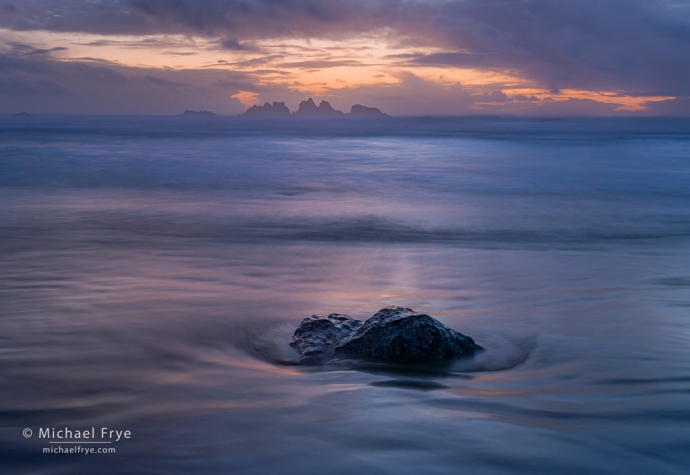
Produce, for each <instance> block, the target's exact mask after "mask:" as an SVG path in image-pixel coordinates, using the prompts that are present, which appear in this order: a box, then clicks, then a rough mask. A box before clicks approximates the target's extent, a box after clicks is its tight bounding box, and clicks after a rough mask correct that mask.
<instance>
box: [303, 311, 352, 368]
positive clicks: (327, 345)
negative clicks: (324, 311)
mask: <svg viewBox="0 0 690 475" xmlns="http://www.w3.org/2000/svg"><path fill="white" fill-rule="evenodd" d="M360 325H362V322H361V321H360V320H355V319H353V318H350V317H349V316H347V315H342V314H339V313H332V314H330V315H329V316H327V317H322V316H321V315H312V316H311V317H307V318H305V319H304V320H302V323H300V325H299V327H298V328H297V330H295V333H294V334H293V335H292V341H291V342H290V346H293V347H295V348H297V351H299V356H300V360H301V361H302V362H319V361H322V360H324V359H326V358H328V357H330V356H333V353H334V350H335V347H336V346H337V345H339V344H341V343H342V342H344V341H345V340H347V339H348V338H349V337H350V335H352V332H354V331H355V330H356V329H357V328H359V326H360Z"/></svg>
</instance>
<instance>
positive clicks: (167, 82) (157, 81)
mask: <svg viewBox="0 0 690 475" xmlns="http://www.w3.org/2000/svg"><path fill="white" fill-rule="evenodd" d="M144 79H146V80H147V81H149V82H150V83H152V84H155V85H156V86H161V87H175V88H177V87H182V88H185V87H189V86H190V84H189V83H187V82H177V81H171V80H169V79H163V78H159V77H157V76H151V75H148V74H146V75H145V76H144Z"/></svg>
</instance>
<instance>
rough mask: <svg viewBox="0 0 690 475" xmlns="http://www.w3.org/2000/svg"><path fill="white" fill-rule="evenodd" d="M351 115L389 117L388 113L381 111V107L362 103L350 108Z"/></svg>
mask: <svg viewBox="0 0 690 475" xmlns="http://www.w3.org/2000/svg"><path fill="white" fill-rule="evenodd" d="M350 115H352V116H359V117H388V114H384V113H383V112H381V109H378V108H376V107H367V106H363V105H360V104H355V105H354V106H352V108H350Z"/></svg>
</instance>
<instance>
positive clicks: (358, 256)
mask: <svg viewBox="0 0 690 475" xmlns="http://www.w3.org/2000/svg"><path fill="white" fill-rule="evenodd" d="M181 124H182V125H181ZM303 124H305V125H304V126H303V128H299V127H297V126H295V125H289V126H275V127H274V128H271V127H270V126H267V125H260V124H254V125H251V124H249V125H248V124H247V123H244V122H236V121H231V120H228V121H223V120H222V119H219V121H216V122H203V121H200V122H184V123H181V122H180V121H175V120H165V119H156V120H153V119H150V120H144V121H142V122H141V123H138V124H136V126H133V125H132V124H131V123H130V122H128V120H127V119H102V120H101V122H99V121H98V120H91V119H89V120H83V119H70V120H69V121H68V120H64V121H62V122H60V121H58V120H57V119H44V120H35V121H34V122H32V123H31V124H30V125H26V124H25V123H22V125H21V127H19V126H17V125H16V124H14V123H12V122H7V123H2V124H0V269H2V272H1V273H0V341H1V342H2V344H1V345H0V361H1V364H0V388H1V390H0V404H1V405H0V421H1V422H2V424H1V425H0V427H1V428H2V430H0V458H1V459H2V460H3V463H4V464H5V466H6V467H8V468H7V470H8V471H9V472H8V473H51V474H72V473H137V474H140V473H146V474H174V473H180V474H187V473H208V474H217V473H242V474H275V473H281V474H282V473H285V474H292V473H294V474H312V473H313V474H316V473H322V472H324V471H328V472H330V473H334V474H351V473H359V472H367V473H391V474H392V473H396V474H397V473H410V474H419V473H425V474H427V473H428V474H446V473H458V471H461V470H462V471H465V470H466V471H468V472H470V471H471V472H475V473H481V474H493V473H496V474H498V473H529V474H535V473H544V474H554V473H559V474H562V473H563V474H568V473H572V474H581V473H607V474H608V473H620V474H624V473H625V474H636V473H639V474H649V473H669V474H675V473H678V474H681V473H685V472H686V471H687V467H688V466H689V465H690V455H688V454H690V431H688V424H689V423H690V409H688V408H690V352H689V350H688V348H690V345H688V343H690V323H689V322H688V308H690V272H689V271H688V269H690V254H689V253H688V243H689V242H688V236H689V235H690V219H689V218H690V206H688V205H690V191H689V190H690V186H689V185H690V174H689V172H690V163H688V161H687V157H688V156H689V154H688V152H689V151H690V142H689V141H688V137H689V133H690V125H689V124H688V123H686V122H663V123H660V122H658V121H651V122H635V121H630V122H625V121H611V122H607V121H600V122H597V123H594V124H588V123H586V122H567V121H566V122H564V123H539V122H530V121H514V122H511V121H493V122H492V121H466V120H455V121H452V120H444V121H427V122H420V121H419V120H417V122H415V121H414V120H412V119H410V120H407V119H401V120H400V121H395V120H391V121H384V122H381V123H379V125H371V124H370V125H367V126H366V127H364V126H360V125H352V124H351V123H349V122H342V123H340V124H341V125H338V124H339V123H338V122H334V123H333V124H336V125H330V126H327V125H319V124H312V123H308V122H305V123H303ZM342 124H345V125H342ZM300 127H302V126H300ZM401 131H407V132H401ZM391 304H395V305H401V306H406V307H411V308H414V309H415V310H418V311H423V312H425V313H428V314H430V315H431V316H433V317H435V318H437V319H439V320H441V321H442V322H443V323H445V324H446V325H448V326H450V327H451V328H455V329H457V330H458V331H460V332H462V333H465V334H467V335H470V336H471V337H473V338H474V339H475V340H476V341H477V342H478V343H479V344H481V345H482V346H483V347H484V348H486V351H484V352H480V353H478V354H477V355H476V356H475V357H473V358H465V359H459V360H456V361H452V362H445V363H439V364H429V365H417V366H391V365H380V364H372V363H366V364H364V363H359V364H333V365H328V366H324V367H305V366H300V365H296V364H294V363H295V362H296V358H295V354H294V350H293V349H292V348H290V347H289V346H288V345H287V342H288V341H289V338H290V335H291V333H292V331H294V328H295V327H296V325H297V324H298V323H299V321H300V320H301V319H302V318H303V317H305V316H308V315H311V314H314V313H317V314H328V313H333V312H339V313H347V314H349V315H351V316H352V317H355V318H359V319H365V318H368V317H369V316H371V315H372V314H373V313H374V312H375V311H377V310H378V309H379V308H381V307H383V306H386V305H391ZM64 426H69V427H70V428H73V429H83V428H91V427H110V428H117V429H128V430H131V431H132V434H133V436H132V439H131V440H129V441H125V442H121V443H119V444H118V445H117V450H118V453H117V454H110V455H90V456H88V458H87V457H85V456H83V455H81V456H78V455H74V456H69V455H58V454H42V453H41V448H42V447H44V446H45V445H47V444H45V443H44V442H42V441H40V440H37V439H36V437H34V438H32V439H28V440H27V439H24V438H23V437H22V436H21V431H22V429H24V428H25V427H29V428H33V429H34V431H36V430H37V429H38V428H39V427H64Z"/></svg>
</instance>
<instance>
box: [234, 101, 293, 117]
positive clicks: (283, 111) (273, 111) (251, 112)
mask: <svg viewBox="0 0 690 475" xmlns="http://www.w3.org/2000/svg"><path fill="white" fill-rule="evenodd" d="M242 115H244V116H247V117H290V109H288V108H287V106H286V105H285V103H284V102H274V103H273V104H269V103H268V102H267V103H265V104H264V105H263V106H251V107H250V108H249V109H247V112H245V113H244V114H242Z"/></svg>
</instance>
